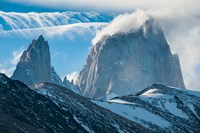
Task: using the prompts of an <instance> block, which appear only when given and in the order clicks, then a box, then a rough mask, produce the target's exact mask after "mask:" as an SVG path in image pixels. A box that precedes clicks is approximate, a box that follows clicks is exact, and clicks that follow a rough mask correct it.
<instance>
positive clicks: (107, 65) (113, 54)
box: [77, 19, 185, 98]
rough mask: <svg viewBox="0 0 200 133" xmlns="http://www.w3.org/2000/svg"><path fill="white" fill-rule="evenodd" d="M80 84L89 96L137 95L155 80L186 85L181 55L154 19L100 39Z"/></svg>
mask: <svg viewBox="0 0 200 133" xmlns="http://www.w3.org/2000/svg"><path fill="white" fill-rule="evenodd" d="M77 83H78V85H79V87H80V89H81V93H82V94H83V95H84V96H86V97H92V98H102V97H105V96H106V95H109V94H111V93H112V94H116V95H120V96H122V95H127V94H130V93H132V94H135V93H137V92H139V91H140V90H141V89H143V88H146V87H148V86H150V85H152V84H154V83H157V84H163V85H171V86H177V87H182V88H184V87H185V85H184V82H183V77H182V72H181V67H180V63H179V58H178V55H176V54H172V53H171V50H170V47H169V45H168V43H167V40H166V39H165V36H164V34H163V32H162V30H161V28H160V27H159V26H157V24H156V23H155V22H154V20H153V19H148V20H147V21H146V22H145V23H144V24H143V25H142V26H141V27H139V28H138V29H133V30H130V31H129V32H119V33H116V34H114V35H106V36H104V37H102V38H101V40H99V41H98V42H97V43H96V44H95V45H94V46H93V48H92V49H91V51H90V54H89V55H88V58H87V60H86V64H85V66H84V68H83V70H82V71H81V72H80V75H79V78H78V80H77Z"/></svg>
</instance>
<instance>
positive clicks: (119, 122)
mask: <svg viewBox="0 0 200 133" xmlns="http://www.w3.org/2000/svg"><path fill="white" fill-rule="evenodd" d="M31 88H32V89H33V90H34V91H36V92H37V93H39V94H42V95H44V96H45V97H47V98H49V99H51V100H52V101H53V102H54V103H56V104H57V105H58V106H59V107H60V108H62V109H63V110H66V111H69V112H72V114H73V118H74V119H75V120H76V121H77V122H78V123H79V124H80V125H82V127H83V128H84V129H85V130H87V131H88V132H90V133H99V132H102V133H110V132H112V133H115V132H127V133H131V132H147V130H146V128H145V127H143V126H142V125H140V124H135V122H133V121H130V120H128V119H126V118H123V117H121V116H119V115H116V114H115V113H112V112H111V111H109V110H107V109H104V108H102V107H100V106H98V105H96V104H94V103H92V102H91V101H90V100H88V99H86V98H85V97H82V96H80V95H77V94H76V93H74V92H72V91H71V90H69V89H67V88H64V87H61V86H58V85H55V84H49V83H41V84H36V85H33V86H31Z"/></svg>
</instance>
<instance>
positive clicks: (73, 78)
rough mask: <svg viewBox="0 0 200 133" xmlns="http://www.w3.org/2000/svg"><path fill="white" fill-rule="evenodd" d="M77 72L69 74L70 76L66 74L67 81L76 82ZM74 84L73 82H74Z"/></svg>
mask: <svg viewBox="0 0 200 133" xmlns="http://www.w3.org/2000/svg"><path fill="white" fill-rule="evenodd" d="M78 74H79V73H78V72H77V71H74V72H72V73H70V74H67V76H66V77H67V79H68V80H69V81H72V80H73V81H76V79H77V78H78ZM74 83H75V82H74Z"/></svg>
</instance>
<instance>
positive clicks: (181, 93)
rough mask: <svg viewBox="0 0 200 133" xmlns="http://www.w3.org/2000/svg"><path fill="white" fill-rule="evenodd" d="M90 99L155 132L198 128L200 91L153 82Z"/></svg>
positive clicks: (199, 124) (191, 130)
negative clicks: (127, 92) (124, 92)
mask: <svg viewBox="0 0 200 133" xmlns="http://www.w3.org/2000/svg"><path fill="white" fill-rule="evenodd" d="M92 101H93V102H94V103H96V104H97V105H100V106H102V107H104V108H107V109H109V110H111V111H112V112H114V113H116V114H119V115H121V116H123V117H125V118H127V119H129V120H131V121H134V122H137V123H139V124H142V125H143V126H145V127H147V128H149V130H153V131H155V132H200V92H195V91H189V90H185V89H182V88H174V87H166V86H163V85H158V84H155V85H152V86H151V87H148V88H147V89H144V90H143V91H141V92H139V93H137V94H136V95H128V96H122V97H116V98H113V99H111V100H108V101H97V100H92Z"/></svg>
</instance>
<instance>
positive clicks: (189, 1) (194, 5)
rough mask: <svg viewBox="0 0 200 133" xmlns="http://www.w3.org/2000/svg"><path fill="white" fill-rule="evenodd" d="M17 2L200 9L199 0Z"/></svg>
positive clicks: (63, 6)
mask: <svg viewBox="0 0 200 133" xmlns="http://www.w3.org/2000/svg"><path fill="white" fill-rule="evenodd" d="M9 1H11V2H15V3H24V4H28V5H38V6H44V7H51V8H58V9H69V8H72V7H74V8H76V9H80V8H81V9H90V10H91V9H92V10H94V9H98V10H126V11H127V10H134V9H136V8H143V9H150V8H160V9H163V8H171V9H177V10H182V9H183V10H186V11H195V12H196V11H199V10H200V9H199V6H200V2H199V0H176V1H174V0H162V1H161V0H48V2H47V0H43V1H42V0H28V1H27V0H17V1H16V0H9Z"/></svg>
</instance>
